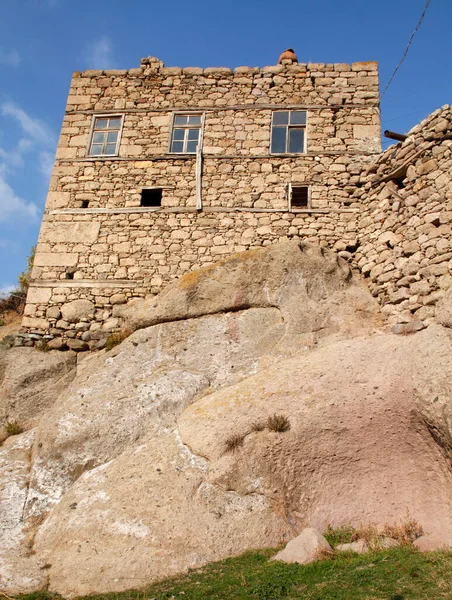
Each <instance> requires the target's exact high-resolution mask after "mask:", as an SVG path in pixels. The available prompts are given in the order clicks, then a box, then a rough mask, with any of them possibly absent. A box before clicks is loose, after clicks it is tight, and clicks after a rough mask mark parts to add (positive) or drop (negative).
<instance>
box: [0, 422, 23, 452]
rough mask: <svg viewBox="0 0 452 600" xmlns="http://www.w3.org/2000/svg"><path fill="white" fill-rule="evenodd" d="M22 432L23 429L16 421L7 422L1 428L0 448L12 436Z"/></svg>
mask: <svg viewBox="0 0 452 600" xmlns="http://www.w3.org/2000/svg"><path fill="white" fill-rule="evenodd" d="M23 431H24V428H23V427H21V426H20V425H19V423H18V422H17V421H7V422H6V423H5V426H4V427H3V431H0V446H1V445H2V444H3V442H4V441H5V440H7V439H8V438H9V437H11V436H12V435H19V433H23Z"/></svg>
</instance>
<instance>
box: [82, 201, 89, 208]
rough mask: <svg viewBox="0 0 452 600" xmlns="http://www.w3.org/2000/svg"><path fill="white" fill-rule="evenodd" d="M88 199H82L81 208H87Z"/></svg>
mask: <svg viewBox="0 0 452 600" xmlns="http://www.w3.org/2000/svg"><path fill="white" fill-rule="evenodd" d="M88 206H89V200H82V208H88Z"/></svg>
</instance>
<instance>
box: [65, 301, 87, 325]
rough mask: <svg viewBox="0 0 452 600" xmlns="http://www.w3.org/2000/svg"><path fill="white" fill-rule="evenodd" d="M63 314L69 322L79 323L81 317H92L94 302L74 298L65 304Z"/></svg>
mask: <svg viewBox="0 0 452 600" xmlns="http://www.w3.org/2000/svg"><path fill="white" fill-rule="evenodd" d="M61 314H62V315H63V319H64V320H65V321H67V322H68V323H78V322H79V321H80V320H81V319H92V318H93V316H94V304H93V303H92V302H90V301H89V300H73V301H72V302H67V303H66V304H63V306H62V307H61Z"/></svg>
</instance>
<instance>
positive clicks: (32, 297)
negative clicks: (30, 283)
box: [27, 287, 52, 304]
mask: <svg viewBox="0 0 452 600" xmlns="http://www.w3.org/2000/svg"><path fill="white" fill-rule="evenodd" d="M51 296H52V289H51V288H43V287H30V288H28V294H27V304H29V303H31V304H47V303H48V301H49V300H50V298H51Z"/></svg>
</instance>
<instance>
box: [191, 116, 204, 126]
mask: <svg viewBox="0 0 452 600" xmlns="http://www.w3.org/2000/svg"><path fill="white" fill-rule="evenodd" d="M188 122H189V123H190V125H201V115H190V116H189V117H188Z"/></svg>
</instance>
